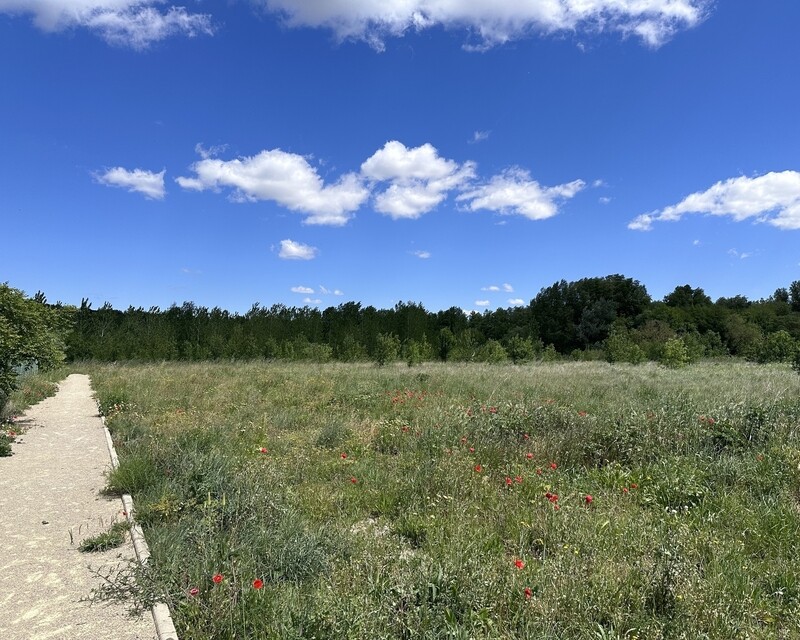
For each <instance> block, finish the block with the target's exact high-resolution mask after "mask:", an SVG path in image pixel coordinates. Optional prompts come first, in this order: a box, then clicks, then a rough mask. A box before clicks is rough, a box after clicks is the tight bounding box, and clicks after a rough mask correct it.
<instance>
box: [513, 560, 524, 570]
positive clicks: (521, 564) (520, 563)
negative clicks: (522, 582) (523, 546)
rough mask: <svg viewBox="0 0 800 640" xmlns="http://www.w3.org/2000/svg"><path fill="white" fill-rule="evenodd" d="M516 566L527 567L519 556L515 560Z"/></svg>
mask: <svg viewBox="0 0 800 640" xmlns="http://www.w3.org/2000/svg"><path fill="white" fill-rule="evenodd" d="M514 566H515V567H516V568H517V569H524V568H525V563H524V562H523V561H522V560H520V559H519V558H517V559H516V560H514Z"/></svg>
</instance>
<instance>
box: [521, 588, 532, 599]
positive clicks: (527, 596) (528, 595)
mask: <svg viewBox="0 0 800 640" xmlns="http://www.w3.org/2000/svg"><path fill="white" fill-rule="evenodd" d="M523 593H524V594H525V599H526V600H530V599H531V598H532V597H533V591H531V588H530V587H525V590H524V591H523Z"/></svg>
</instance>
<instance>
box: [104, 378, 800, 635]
mask: <svg viewBox="0 0 800 640" xmlns="http://www.w3.org/2000/svg"><path fill="white" fill-rule="evenodd" d="M91 374H92V378H93V381H94V385H95V388H96V390H97V392H98V396H99V399H100V403H101V407H102V408H103V410H104V412H105V413H106V414H107V416H108V422H109V427H110V429H111V430H112V434H113V437H114V439H115V442H116V444H117V447H118V451H119V452H120V457H121V465H120V467H119V469H118V470H116V471H115V472H113V473H112V475H111V476H110V478H109V486H110V488H112V489H113V490H117V491H127V492H131V493H133V495H134V499H135V501H136V504H137V508H138V518H139V520H140V521H141V522H142V524H143V525H144V527H145V533H146V536H147V538H148V541H149V543H150V546H151V551H152V552H153V561H152V563H151V565H150V567H149V568H148V569H147V570H144V571H138V572H137V575H136V576H135V577H136V579H137V581H136V583H135V584H132V583H130V582H127V581H126V579H125V578H126V577H125V576H121V577H120V579H119V590H118V592H119V593H122V592H125V593H128V594H129V595H131V596H132V597H133V598H135V599H136V600H137V602H138V604H140V605H145V604H147V603H148V602H149V601H150V600H152V599H162V600H164V601H166V602H168V603H169V604H170V606H171V608H172V610H173V613H174V615H175V618H176V625H177V627H178V630H179V632H180V634H181V636H182V637H184V638H186V639H187V640H188V639H199V638H412V637H423V638H439V637H442V638H444V637H448V638H703V637H705V638H720V639H722V638H726V639H727V638H783V637H785V638H793V637H798V636H800V617H799V616H798V615H797V614H798V610H799V607H800V579H799V578H800V568H798V567H800V543H798V540H800V538H798V534H800V505H799V504H798V499H799V496H800V493H799V491H800V474H799V473H798V463H800V443H799V441H798V431H797V424H798V416H800V394H799V393H798V392H800V382H799V381H800V378H798V376H797V375H796V374H794V373H793V372H792V371H791V370H790V369H789V368H788V367H778V366H756V365H748V364H736V363H701V364H697V365H694V366H692V367H690V368H688V369H684V370H680V371H675V370H667V369H663V368H659V367H656V366H652V365H644V366H637V367H632V366H611V365H607V364H605V363H596V362H595V363H570V364H558V363H551V364H538V365H531V366H524V367H514V366H488V365H432V364H429V365H424V366H422V367H417V368H413V369H408V368H405V367H402V368H401V367H391V366H390V367H383V368H377V367H374V366H370V365H365V364H349V365H346V364H327V365H311V364H272V363H252V364H164V365H149V366H144V365H137V366H125V365H117V366H105V367H97V368H93V369H92V370H91ZM214 576H219V577H220V578H221V580H220V578H218V581H217V582H215V581H214V580H213V577H214Z"/></svg>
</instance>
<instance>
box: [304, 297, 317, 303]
mask: <svg viewBox="0 0 800 640" xmlns="http://www.w3.org/2000/svg"><path fill="white" fill-rule="evenodd" d="M303 303H305V304H322V300H319V299H314V300H312V299H311V298H303Z"/></svg>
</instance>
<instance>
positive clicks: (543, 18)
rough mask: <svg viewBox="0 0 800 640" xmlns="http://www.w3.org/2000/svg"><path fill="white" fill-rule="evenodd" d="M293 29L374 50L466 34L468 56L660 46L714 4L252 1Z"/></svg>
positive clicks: (642, 0) (687, 0)
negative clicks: (629, 43)
mask: <svg viewBox="0 0 800 640" xmlns="http://www.w3.org/2000/svg"><path fill="white" fill-rule="evenodd" d="M254 1H255V2H257V3H258V4H260V5H262V6H265V7H266V8H267V9H269V10H271V11H273V12H275V13H278V14H279V15H281V16H282V17H283V19H284V21H285V22H286V24H288V25H290V26H294V27H322V28H327V29H331V30H332V31H333V32H334V33H335V34H336V36H337V37H338V38H339V39H348V38H357V39H362V40H365V41H367V42H369V43H370V45H371V46H373V47H374V48H375V49H377V50H382V49H383V48H384V43H385V41H386V39H387V38H389V37H396V36H402V35H403V34H404V33H406V32H407V31H422V30H424V29H427V28H431V27H437V26H443V27H445V28H454V29H466V30H467V32H468V33H469V34H470V36H471V38H470V40H471V42H472V44H469V45H467V46H466V48H468V49H478V50H482V49H486V48H488V47H491V46H494V45H498V44H503V43H505V42H508V41H509V40H514V39H518V38H522V37H525V36H528V35H530V34H532V33H543V34H549V33H566V32H588V33H597V32H603V31H609V32H617V33H621V34H622V35H623V36H628V35H632V36H635V37H638V38H639V39H641V40H642V41H643V42H644V43H646V44H647V45H649V46H652V47H657V46H660V45H662V44H663V43H664V42H666V41H667V40H669V39H670V38H671V37H672V36H673V35H674V34H675V33H676V32H677V31H680V30H682V29H688V28H691V27H694V26H696V25H698V24H699V23H700V22H701V21H702V20H703V19H704V18H705V16H706V14H707V12H708V8H709V6H710V4H711V3H710V1H709V0H527V1H525V2H520V1H519V0H356V1H355V2H354V1H353V0H254Z"/></svg>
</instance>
